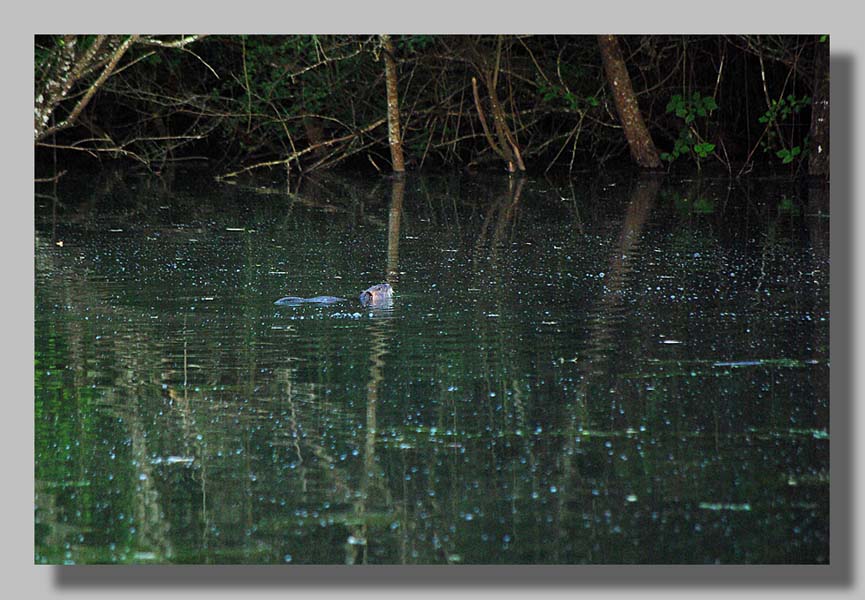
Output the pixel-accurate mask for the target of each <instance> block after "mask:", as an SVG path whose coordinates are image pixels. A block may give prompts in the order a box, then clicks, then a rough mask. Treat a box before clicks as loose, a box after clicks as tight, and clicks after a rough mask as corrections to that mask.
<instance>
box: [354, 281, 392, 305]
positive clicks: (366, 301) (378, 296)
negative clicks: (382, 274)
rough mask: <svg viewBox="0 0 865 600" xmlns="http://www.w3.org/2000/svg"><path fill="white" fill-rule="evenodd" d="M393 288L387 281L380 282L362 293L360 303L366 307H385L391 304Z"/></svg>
mask: <svg viewBox="0 0 865 600" xmlns="http://www.w3.org/2000/svg"><path fill="white" fill-rule="evenodd" d="M392 298H393V288H392V287H390V285H389V284H387V283H380V284H378V285H374V286H372V287H371V288H369V289H366V290H364V291H362V292H361V293H360V303H361V305H362V306H364V307H367V306H368V307H370V308H385V307H388V306H390V305H391V303H392V301H393V300H392Z"/></svg>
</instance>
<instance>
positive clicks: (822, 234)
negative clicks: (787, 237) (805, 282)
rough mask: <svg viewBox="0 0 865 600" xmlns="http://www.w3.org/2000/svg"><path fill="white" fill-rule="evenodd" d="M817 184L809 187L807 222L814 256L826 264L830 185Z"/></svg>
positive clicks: (825, 183) (827, 255) (824, 183)
mask: <svg viewBox="0 0 865 600" xmlns="http://www.w3.org/2000/svg"><path fill="white" fill-rule="evenodd" d="M818 181H819V180H818ZM815 183H816V185H814V184H812V185H811V186H809V187H808V209H807V218H806V222H807V223H808V233H809V234H810V238H811V247H812V248H813V250H814V254H815V256H817V257H818V258H819V259H820V260H821V262H823V263H826V262H827V260H828V258H829V218H828V217H829V184H828V183H827V182H825V181H824V182H819V183H817V182H815Z"/></svg>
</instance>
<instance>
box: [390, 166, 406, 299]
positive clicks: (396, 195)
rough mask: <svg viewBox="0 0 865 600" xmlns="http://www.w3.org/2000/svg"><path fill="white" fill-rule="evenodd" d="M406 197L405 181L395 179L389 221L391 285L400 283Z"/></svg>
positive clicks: (392, 186) (391, 193)
mask: <svg viewBox="0 0 865 600" xmlns="http://www.w3.org/2000/svg"><path fill="white" fill-rule="evenodd" d="M404 195H405V179H403V178H402V177H396V178H394V180H393V182H392V183H391V188H390V213H389V214H388V220H387V282H388V283H389V284H391V285H395V284H396V282H397V281H399V224H400V220H401V217H402V200H403V196H404Z"/></svg>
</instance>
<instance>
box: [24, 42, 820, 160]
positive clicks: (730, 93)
mask: <svg viewBox="0 0 865 600" xmlns="http://www.w3.org/2000/svg"><path fill="white" fill-rule="evenodd" d="M102 37H105V40H103V41H104V43H103V47H102V48H101V50H99V52H97V53H96V56H94V57H93V60H92V61H91V65H90V67H88V68H87V69H85V70H84V72H82V73H81V77H80V78H79V79H78V80H76V81H74V82H72V85H71V86H70V89H69V90H68V91H67V92H65V95H63V96H57V97H59V98H61V100H60V101H59V102H58V104H57V106H48V107H47V108H46V107H44V106H43V107H42V108H43V111H42V112H41V113H40V112H39V106H38V104H39V102H40V100H39V93H40V90H42V89H44V88H45V87H46V85H48V84H51V83H61V82H62V73H61V72H62V66H63V65H64V64H66V65H68V64H75V61H77V60H79V59H80V58H82V57H83V56H84V54H86V52H87V49H88V48H92V47H94V46H93V45H94V44H95V43H96V42H97V40H99V39H101V38H102ZM193 37H194V36H193ZM125 39H128V36H92V35H88V36H63V35H40V36H36V38H35V44H34V73H35V78H36V84H37V86H36V87H37V89H36V98H37V102H36V103H37V118H38V119H42V117H43V116H44V114H45V111H46V110H47V111H48V112H49V116H50V119H51V120H50V122H60V121H62V120H63V119H64V118H65V117H67V116H68V115H69V114H70V113H71V112H72V107H73V106H74V102H75V101H76V99H78V98H82V97H83V96H84V95H85V94H86V93H87V91H88V88H89V86H90V85H92V84H93V83H94V81H95V80H96V78H97V77H98V76H99V74H100V72H101V71H100V69H101V68H102V66H104V65H105V64H106V62H107V61H108V60H109V59H110V57H111V55H112V53H113V52H114V51H116V49H117V48H118V46H119V44H120V43H121V42H122V41H123V40H125ZM178 39H179V38H178V36H142V37H141V38H140V39H139V40H138V41H136V42H135V43H134V44H133V45H132V47H131V48H129V50H128V52H126V54H124V55H123V57H122V60H121V61H120V63H119V64H117V68H116V69H115V71H114V72H113V73H112V74H111V76H110V78H109V79H107V80H106V81H105V82H104V83H103V84H102V85H101V87H100V89H99V90H98V91H97V93H96V96H95V97H94V99H93V101H92V102H90V104H89V105H88V106H87V108H86V110H85V111H84V112H83V113H82V114H80V115H76V116H77V117H80V118H77V120H76V122H75V123H74V124H73V126H71V127H69V128H67V129H65V130H64V131H62V132H57V134H56V135H54V136H53V137H52V138H51V139H50V140H45V141H44V142H45V143H38V142H37V145H36V150H37V164H43V163H44V164H45V165H48V164H53V162H54V156H55V153H57V157H58V159H59V160H60V161H63V160H70V159H76V158H81V159H84V158H85V157H92V156H98V157H100V158H121V159H125V160H130V159H131V160H134V161H136V162H137V163H139V164H141V165H143V166H144V167H146V168H149V169H153V170H157V169H159V168H160V167H161V165H163V164H166V163H170V162H172V161H180V160H188V159H189V158H192V157H194V158H205V159H208V160H211V161H216V164H218V165H220V166H225V167H229V168H234V167H236V166H238V165H247V164H250V163H254V162H261V163H266V162H268V161H273V162H278V161H279V160H280V159H285V157H287V156H291V155H298V154H300V153H303V154H302V156H300V157H298V159H297V161H296V162H297V163H298V167H299V168H300V169H301V170H307V169H316V168H327V167H330V166H333V165H337V164H347V163H348V162H349V161H354V163H353V164H354V165H355V166H359V167H361V168H364V169H367V168H372V167H371V165H373V164H376V165H381V164H382V163H386V162H387V160H388V158H387V156H388V154H389V153H388V140H387V132H386V125H382V121H381V119H382V118H383V116H384V115H385V113H386V100H385V84H384V65H383V62H382V60H381V48H380V44H379V42H378V36H375V35H286V36H282V35H280V36H273V35H245V36H202V37H200V38H196V40H195V41H194V42H193V43H191V44H190V46H188V47H183V48H182V49H181V48H180V47H178V46H176V45H173V44H176V42H177V41H178ZM743 39H744V40H747V44H743V43H742V40H743ZM825 39H826V40H827V39H828V38H825ZM823 40H824V38H818V37H817V36H812V37H810V38H807V39H806V38H805V37H804V36H785V35H774V36H759V37H758V36H738V37H737V36H639V37H637V36H621V37H620V42H621V44H622V47H623V50H624V54H625V56H627V60H628V66H629V69H631V71H632V73H633V74H634V86H635V89H636V91H637V94H638V98H639V102H640V106H641V108H642V109H643V110H645V111H646V112H645V113H644V118H645V120H646V123H647V126H648V128H649V130H650V132H651V134H652V136H653V137H654V139H655V142H656V143H658V142H659V141H660V140H662V139H664V138H666V139H667V140H668V148H666V150H667V151H666V152H664V153H663V154H662V155H661V157H662V158H663V159H664V160H665V161H667V162H668V163H673V162H675V161H676V160H678V159H679V158H680V157H682V156H687V157H688V158H689V159H690V160H689V162H691V163H692V164H694V165H695V166H696V167H697V168H700V166H701V164H703V163H704V162H705V160H706V159H708V158H709V157H710V156H711V155H714V156H719V155H718V152H717V151H716V150H717V149H716V144H719V141H718V140H720V139H724V140H725V145H724V150H725V152H726V151H727V149H731V148H738V153H737V154H735V155H733V152H731V157H730V160H738V161H746V160H751V156H752V154H753V153H750V152H749V151H750V149H751V148H750V147H751V145H752V144H756V143H757V142H756V138H755V140H754V141H753V142H752V141H751V137H750V136H751V131H750V129H749V125H748V124H749V123H750V124H753V123H754V121H755V120H758V121H760V123H761V124H762V125H764V126H765V130H766V134H765V136H764V139H763V140H762V141H763V144H764V150H766V152H767V153H769V154H768V157H766V158H762V159H761V158H760V155H759V154H758V156H757V158H756V159H755V160H759V161H762V162H769V161H773V162H774V161H776V157H777V158H778V159H780V161H781V162H782V163H791V162H792V163H794V164H795V162H796V161H800V160H801V159H802V158H803V157H804V156H805V154H806V151H805V148H806V135H807V133H808V128H809V121H808V119H807V114H806V113H807V111H808V110H809V109H810V102H811V100H810V97H809V95H810V94H811V88H812V86H813V80H814V73H813V65H812V64H811V62H810V61H809V60H801V61H798V62H797V61H796V60H793V59H794V58H796V57H806V58H807V57H809V56H810V55H811V54H812V49H813V47H814V46H816V45H818V44H819V43H821V42H822V43H826V42H825V41H823ZM393 41H394V46H395V54H396V56H395V58H396V60H397V65H398V73H399V78H400V92H399V93H400V100H399V102H400V109H401V113H402V117H403V121H404V122H403V132H402V133H403V146H404V148H405V150H406V160H407V162H408V166H409V168H410V169H411V168H418V167H419V166H420V165H421V163H423V165H424V168H427V167H430V166H434V165H435V166H444V167H463V166H465V165H468V164H473V165H477V166H481V167H483V166H487V165H489V166H493V165H495V166H496V168H498V165H499V162H498V160H497V158H496V156H495V154H494V152H492V151H491V149H490V147H489V145H488V144H487V142H486V139H485V137H484V135H483V133H482V126H481V123H480V120H479V115H478V110H477V106H476V105H475V102H474V98H473V93H472V87H471V78H472V77H478V75H479V74H480V71H481V70H484V69H487V70H488V69H491V68H494V67H493V65H498V67H495V68H498V74H497V78H496V81H497V94H498V97H499V100H500V102H501V105H502V107H501V108H502V110H503V115H504V118H505V119H506V121H507V122H508V127H510V128H511V129H512V131H513V132H514V133H515V137H516V139H517V140H518V142H519V145H520V149H521V152H522V155H523V157H524V158H525V161H526V164H527V165H529V167H530V169H531V168H532V167H533V168H534V169H541V170H543V169H545V168H549V167H552V166H555V165H559V166H565V165H569V168H570V167H574V166H577V165H580V164H584V165H598V164H605V163H606V162H607V161H608V160H613V161H615V160H618V161H622V162H627V161H628V160H629V159H628V153H627V151H626V150H625V148H626V146H625V145H624V144H623V143H622V141H623V140H622V132H621V129H620V128H619V127H618V123H617V116H616V112H615V109H614V108H613V107H612V103H611V98H610V96H609V86H608V83H607V81H606V77H605V73H604V69H603V65H602V64H601V58H600V53H599V51H598V45H597V39H596V38H595V37H594V36H553V35H534V36H512V35H503V36H486V35H480V36H448V35H395V36H393ZM758 52H760V53H761V55H762V56H763V57H764V59H765V72H766V81H768V82H785V83H783V84H780V85H783V87H782V89H783V90H786V91H791V90H792V91H791V93H789V94H788V93H787V92H786V91H785V92H783V93H782V92H779V91H778V90H772V89H770V90H769V93H770V94H772V93H775V94H776V95H783V97H782V98H779V99H778V100H777V101H776V102H774V103H772V104H771V105H770V106H768V107H767V110H766V111H765V112H764V113H762V114H755V109H754V107H758V106H761V105H763V106H765V98H764V93H763V86H762V83H761V79H760V77H761V73H760V69H759V68H758V67H757V66H756V62H755V61H749V60H745V59H746V58H747V55H748V54H757V53H758ZM70 56H71V60H72V62H71V63H70ZM722 58H723V59H724V64H725V65H729V67H728V68H725V70H724V77H723V78H719V73H718V71H717V70H716V65H717V64H719V63H720V62H721V59H722ZM64 60H65V61H66V62H65V63H64ZM684 64H688V65H689V67H690V68H689V70H688V71H687V72H683V70H682V68H683V65H684ZM791 64H796V65H797V66H796V67H795V68H793V69H792V70H791V67H790V66H789V65H791ZM481 79H483V76H482V77H480V78H479V80H481ZM743 82H746V83H745V84H744V85H743ZM770 87H771V86H770ZM683 88H684V89H688V90H712V93H711V94H710V95H709V94H708V93H706V94H704V92H703V91H689V92H688V93H683V92H682V91H681V90H682V89H683ZM743 90H747V91H746V92H743ZM481 91H482V94H481V96H482V97H481V98H480V104H481V108H482V109H483V110H485V111H488V112H487V114H488V115H489V114H491V113H490V112H489V111H490V106H489V102H490V97H489V95H488V91H487V90H485V89H484V88H483V86H482V88H481ZM718 98H723V103H722V104H723V106H720V105H719V104H718V101H717V100H716V99H718ZM659 103H666V109H665V110H664V111H663V112H662V113H660V114H654V113H653V110H652V107H653V106H659ZM43 104H44V103H43ZM660 106H664V104H660ZM44 122H45V123H48V122H49V121H44ZM782 136H783V138H784V139H783V140H782V139H781V137H782ZM332 140H340V141H339V142H338V143H331V141H332ZM311 146H315V148H312V150H315V151H314V152H313V151H307V149H310V147H311ZM322 146H325V147H322ZM742 146H748V148H745V149H744V150H742V149H741V148H742ZM773 155H774V156H773ZM764 156H765V155H764ZM767 158H768V159H769V161H767ZM87 160H89V158H88V159H87ZM294 168H295V167H294V165H292V169H294Z"/></svg>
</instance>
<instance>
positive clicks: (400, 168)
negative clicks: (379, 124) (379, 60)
mask: <svg viewBox="0 0 865 600" xmlns="http://www.w3.org/2000/svg"><path fill="white" fill-rule="evenodd" d="M381 45H382V48H383V49H384V74H385V81H386V84H387V133H388V141H389V142H390V158H391V163H392V165H393V172H394V173H404V172H405V159H404V158H403V155H402V134H401V133H400V127H399V92H398V90H397V83H398V81H397V73H396V60H395V59H394V49H393V41H391V39H390V36H389V35H386V34H383V35H382V36H381Z"/></svg>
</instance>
